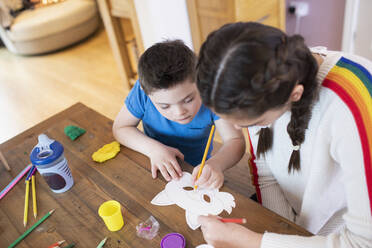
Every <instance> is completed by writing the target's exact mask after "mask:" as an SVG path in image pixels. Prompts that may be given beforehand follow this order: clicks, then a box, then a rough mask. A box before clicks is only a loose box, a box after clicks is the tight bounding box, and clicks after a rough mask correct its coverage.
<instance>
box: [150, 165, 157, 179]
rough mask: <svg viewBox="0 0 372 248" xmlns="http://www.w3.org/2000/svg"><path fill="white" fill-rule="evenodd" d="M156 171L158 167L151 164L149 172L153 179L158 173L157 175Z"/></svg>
mask: <svg viewBox="0 0 372 248" xmlns="http://www.w3.org/2000/svg"><path fill="white" fill-rule="evenodd" d="M157 172H158V168H157V167H156V166H154V165H152V166H151V174H152V178H154V179H155V178H156V177H157V176H158V175H157V174H158V173H157Z"/></svg>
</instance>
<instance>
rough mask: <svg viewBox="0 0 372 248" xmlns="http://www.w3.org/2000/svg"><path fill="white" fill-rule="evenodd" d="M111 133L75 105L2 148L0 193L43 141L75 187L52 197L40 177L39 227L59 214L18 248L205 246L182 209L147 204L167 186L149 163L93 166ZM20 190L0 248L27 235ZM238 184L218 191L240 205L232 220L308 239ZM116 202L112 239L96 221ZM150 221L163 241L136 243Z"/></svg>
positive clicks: (122, 157) (123, 158)
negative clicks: (79, 131) (119, 220)
mask: <svg viewBox="0 0 372 248" xmlns="http://www.w3.org/2000/svg"><path fill="white" fill-rule="evenodd" d="M67 125H76V126H79V127H82V128H84V129H86V130H87V132H86V133H85V134H84V135H82V136H81V137H79V138H78V139H77V140H75V141H71V140H70V139H69V138H68V137H67V136H66V135H65V134H64V132H63V130H64V127H65V126H67ZM111 127H112V120H110V119H108V118H106V117H104V116H102V115H100V114H99V113H97V112H95V111H94V110H92V109H90V108H88V107H86V106H85V105H83V104H81V103H77V104H75V105H73V106H72V107H70V108H68V109H67V110H65V111H63V112H61V113H59V114H56V115H55V116H53V117H51V118H49V119H47V120H46V121H43V122H41V123H40V124H38V125H36V126H35V127H33V128H31V129H29V130H27V131H25V132H24V133H22V134H20V135H18V136H16V137H14V138H13V139H10V140H8V141H7V142H5V143H3V144H1V145H0V150H1V151H2V152H3V153H4V155H5V157H6V158H7V160H8V163H9V165H10V167H11V169H12V170H11V171H10V172H7V171H6V170H5V168H4V167H3V166H0V188H1V189H2V188H4V187H5V186H6V185H7V184H8V183H9V182H10V181H11V179H12V178H14V177H15V176H16V175H17V174H18V173H19V172H20V171H21V169H22V168H24V167H25V166H26V165H27V164H29V154H30V152H31V150H32V148H33V147H34V146H35V145H36V143H37V136H38V135H39V134H40V133H45V134H47V135H48V136H49V137H51V138H53V139H55V140H58V141H59V142H61V143H62V144H63V146H64V148H65V156H66V158H67V160H68V163H69V167H70V169H71V172H72V175H73V177H74V181H75V184H74V186H73V187H72V188H71V189H70V190H69V191H68V192H66V193H63V194H55V193H53V192H52V191H51V190H50V189H49V187H48V185H47V184H46V183H45V182H44V180H43V179H42V177H41V176H40V175H37V177H36V178H37V181H36V182H37V199H38V201H37V202H38V218H37V219H40V218H41V217H42V216H43V215H45V214H46V213H47V212H48V211H49V210H51V209H56V211H55V212H54V214H53V215H52V216H51V217H49V218H48V219H47V220H46V221H45V222H44V223H43V224H41V225H40V226H39V227H38V228H37V229H35V230H34V231H33V232H32V233H31V234H30V235H29V236H27V237H26V238H25V240H24V241H22V242H21V243H19V245H18V246H17V247H40V248H43V247H48V245H50V244H52V243H54V242H56V241H59V240H63V239H64V240H66V241H67V242H68V243H72V242H75V243H76V247H96V246H97V244H98V243H99V241H100V240H102V239H103V238H104V237H106V236H107V237H109V239H108V241H107V243H106V245H105V247H160V245H159V244H160V241H161V238H162V237H163V236H164V235H166V234H167V233H171V232H179V233H181V234H183V235H184V236H185V238H186V240H187V247H195V246H197V245H199V244H202V243H205V242H204V240H203V237H202V233H201V231H200V229H198V230H196V231H193V230H191V229H190V228H189V227H188V226H187V224H186V220H185V211H184V210H183V209H181V208H179V207H178V206H176V205H171V206H165V207H164V206H163V207H161V206H155V205H152V204H151V203H150V201H151V200H152V199H153V197H154V196H155V195H156V194H157V193H159V192H160V191H161V190H163V189H164V186H165V184H166V182H165V180H164V179H163V178H158V179H156V180H153V179H152V177H151V172H150V164H149V160H148V159H147V158H146V157H145V156H143V155H141V154H139V153H137V152H134V151H132V150H130V149H128V148H125V147H122V148H121V151H120V153H119V154H118V155H117V156H116V157H115V158H114V159H112V160H109V161H107V162H105V163H103V164H98V163H95V162H93V161H92V159H91V155H92V153H93V152H94V151H96V150H97V149H98V148H100V147H101V146H102V145H104V144H107V143H109V142H112V141H113V140H114V139H113V136H112V132H111ZM184 166H185V170H187V171H191V169H192V167H191V166H188V165H186V164H184ZM22 182H23V180H22V181H21V182H20V183H18V184H17V185H16V186H15V187H14V188H13V189H12V190H11V191H10V192H9V193H8V194H7V195H6V196H5V197H4V198H3V199H1V200H0V247H6V246H8V245H9V244H10V243H12V242H13V241H14V240H15V239H16V238H17V237H18V236H19V235H20V234H22V233H23V232H24V231H25V230H26V229H25V228H24V227H23V207H24V192H25V184H24V183H22ZM234 183H235V184H236V182H234ZM235 184H229V182H227V183H226V184H225V186H224V187H223V188H222V189H221V190H222V191H226V192H230V193H232V194H233V195H234V197H235V201H236V205H237V206H236V208H234V209H233V211H232V214H231V215H230V217H246V218H247V220H248V223H247V224H246V226H247V227H249V228H251V229H252V230H255V231H257V232H264V231H265V230H268V231H275V232H279V233H288V234H300V235H309V233H308V232H307V231H305V230H304V229H302V228H300V227H298V226H296V225H295V224H293V223H291V222H290V221H287V220H285V219H284V218H281V217H280V216H278V215H276V214H275V213H273V212H271V211H269V210H267V209H265V208H263V207H262V206H261V205H259V204H257V203H255V202H254V201H252V200H250V199H249V198H247V197H246V196H244V195H242V194H240V193H237V191H235V190H234V189H233V188H230V187H229V185H230V186H231V185H232V186H233V185H235ZM111 199H114V200H117V201H119V202H120V203H121V205H122V207H123V215H124V221H125V225H124V227H123V228H122V229H121V230H120V231H118V232H109V231H108V230H107V229H106V227H105V225H104V223H103V221H102V220H101V218H100V217H99V216H98V213H97V210H98V207H99V206H100V204H102V203H103V202H104V201H106V200H111ZM150 215H153V216H154V217H155V218H156V219H157V220H158V221H159V223H160V230H159V235H158V236H156V237H155V238H154V239H153V240H150V241H149V240H145V239H141V238H138V237H137V236H136V225H137V224H138V223H140V222H142V221H144V220H146V219H147V218H148V217H149V216H150ZM28 221H29V222H28V226H27V227H30V226H31V225H32V224H34V223H35V222H36V220H35V219H34V217H33V214H32V204H30V208H29V218H28Z"/></svg>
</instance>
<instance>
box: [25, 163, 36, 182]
mask: <svg viewBox="0 0 372 248" xmlns="http://www.w3.org/2000/svg"><path fill="white" fill-rule="evenodd" d="M35 171H36V166H35V165H33V166H32V167H31V169H30V171H29V172H28V174H27V177H26V180H30V177H31V176H32V175H33V174H34V173H35Z"/></svg>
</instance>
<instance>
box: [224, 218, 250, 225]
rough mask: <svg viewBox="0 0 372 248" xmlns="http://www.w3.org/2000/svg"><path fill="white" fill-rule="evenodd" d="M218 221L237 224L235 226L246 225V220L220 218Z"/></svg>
mask: <svg viewBox="0 0 372 248" xmlns="http://www.w3.org/2000/svg"><path fill="white" fill-rule="evenodd" d="M219 220H220V221H222V222H224V223H237V224H245V223H247V219H246V218H240V219H233V218H221V219H219Z"/></svg>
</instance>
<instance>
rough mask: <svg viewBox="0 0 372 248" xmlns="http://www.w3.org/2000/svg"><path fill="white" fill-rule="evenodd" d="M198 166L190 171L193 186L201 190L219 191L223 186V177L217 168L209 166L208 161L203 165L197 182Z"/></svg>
mask: <svg viewBox="0 0 372 248" xmlns="http://www.w3.org/2000/svg"><path fill="white" fill-rule="evenodd" d="M199 168H200V165H198V166H197V167H195V168H194V170H193V171H192V180H193V184H194V185H197V186H198V187H199V186H200V187H203V188H213V189H219V188H220V187H221V186H222V185H223V180H224V175H223V172H222V171H221V170H220V169H219V168H218V167H217V166H211V165H210V164H208V161H207V162H206V163H205V165H204V168H203V170H202V174H201V175H200V177H199V179H198V180H197V177H198V173H199Z"/></svg>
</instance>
